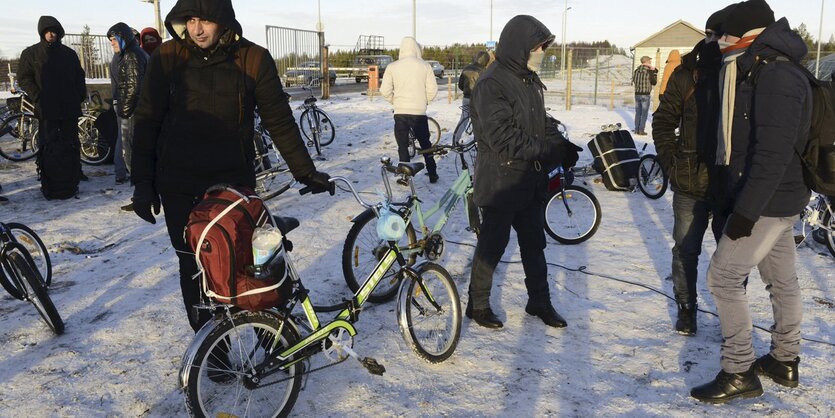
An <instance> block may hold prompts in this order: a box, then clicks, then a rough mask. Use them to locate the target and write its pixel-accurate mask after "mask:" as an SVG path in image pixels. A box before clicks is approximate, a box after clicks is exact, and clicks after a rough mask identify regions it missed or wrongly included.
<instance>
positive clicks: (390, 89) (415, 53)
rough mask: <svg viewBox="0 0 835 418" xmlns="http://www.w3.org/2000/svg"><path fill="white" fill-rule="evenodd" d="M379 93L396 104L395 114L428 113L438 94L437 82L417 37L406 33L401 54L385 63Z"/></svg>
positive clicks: (401, 43) (401, 46)
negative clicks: (429, 106) (389, 62)
mask: <svg viewBox="0 0 835 418" xmlns="http://www.w3.org/2000/svg"><path fill="white" fill-rule="evenodd" d="M380 94H382V96H383V97H384V98H385V99H386V100H388V101H389V102H390V103H391V104H393V105H394V113H395V114H396V115H425V114H426V106H427V105H428V104H429V102H431V101H432V100H433V99H435V96H436V95H437V94H438V83H437V82H436V81H435V73H433V72H432V66H431V65H429V64H428V63H427V62H426V61H424V60H423V58H421V53H420V45H418V43H417V41H415V38H412V37H411V36H407V37H405V38H403V41H401V42H400V56H399V57H398V59H397V61H395V62H393V63H391V64H389V65H388V66H387V67H386V72H385V73H384V74H383V83H382V85H381V86H380Z"/></svg>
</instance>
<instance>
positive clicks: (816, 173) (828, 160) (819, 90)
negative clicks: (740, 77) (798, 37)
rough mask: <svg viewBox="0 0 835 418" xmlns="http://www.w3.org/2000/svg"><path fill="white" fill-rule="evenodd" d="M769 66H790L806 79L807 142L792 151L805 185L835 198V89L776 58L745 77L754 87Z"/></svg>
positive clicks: (801, 67) (806, 70)
mask: <svg viewBox="0 0 835 418" xmlns="http://www.w3.org/2000/svg"><path fill="white" fill-rule="evenodd" d="M770 62H788V63H791V64H793V65H794V66H795V67H796V68H798V69H799V70H800V71H801V72H802V73H803V75H805V76H806V78H807V79H809V84H810V85H811V87H812V123H811V125H810V126H809V138H808V140H807V141H806V147H805V148H804V149H803V151H802V152H801V151H800V150H799V149H797V147H795V149H794V151H795V153H797V155H798V156H799V157H800V160H801V161H802V162H803V180H804V182H805V183H806V185H807V186H809V188H810V189H812V190H814V191H815V192H817V193H821V194H825V195H835V102H833V100H835V85H833V83H832V82H831V81H822V80H818V79H817V78H815V76H814V75H813V74H812V73H811V72H810V71H809V70H808V69H807V68H806V67H804V66H802V65H800V64H798V63H795V62H794V61H791V60H790V59H788V58H786V57H784V56H779V55H778V56H774V57H770V58H765V59H763V60H760V63H758V65H757V66H756V67H755V68H754V69H753V70H751V75H750V76H749V77H754V78H753V81H754V85H755V86H756V81H757V73H758V72H759V70H760V68H762V66H763V65H766V64H768V63H770Z"/></svg>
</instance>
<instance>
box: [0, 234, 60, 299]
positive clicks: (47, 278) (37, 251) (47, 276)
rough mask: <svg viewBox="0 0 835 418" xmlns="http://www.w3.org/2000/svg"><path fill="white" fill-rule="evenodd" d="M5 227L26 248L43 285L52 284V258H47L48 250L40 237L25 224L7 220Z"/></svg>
mask: <svg viewBox="0 0 835 418" xmlns="http://www.w3.org/2000/svg"><path fill="white" fill-rule="evenodd" d="M6 227H8V228H9V231H11V233H12V236H13V237H15V240H16V241H17V243H18V244H20V245H22V246H23V247H24V248H26V251H28V252H29V256H31V257H32V261H33V264H34V265H35V267H37V270H38V272H39V273H40V274H41V277H42V278H43V279H44V286H46V287H49V286H51V285H52V260H51V259H50V258H49V251H47V249H46V245H44V243H43V241H41V237H39V236H38V234H36V233H35V231H33V230H32V229H31V228H29V227H28V226H26V225H23V224H20V223H17V222H9V223H7V224H6Z"/></svg>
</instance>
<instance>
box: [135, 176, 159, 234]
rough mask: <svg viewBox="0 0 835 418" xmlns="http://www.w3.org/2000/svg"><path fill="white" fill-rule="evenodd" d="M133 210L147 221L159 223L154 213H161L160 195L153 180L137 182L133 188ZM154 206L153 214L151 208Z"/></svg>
mask: <svg viewBox="0 0 835 418" xmlns="http://www.w3.org/2000/svg"><path fill="white" fill-rule="evenodd" d="M131 200H133V212H134V213H136V216H138V217H140V218H142V220H144V221H145V222H149V223H152V224H155V223H157V220H156V219H154V215H159V195H158V194H157V191H156V190H154V185H153V183H151V182H147V181H145V182H142V183H137V184H136V188H134V189H133V199H131ZM152 207H153V208H154V212H153V215H152V214H151V208H152Z"/></svg>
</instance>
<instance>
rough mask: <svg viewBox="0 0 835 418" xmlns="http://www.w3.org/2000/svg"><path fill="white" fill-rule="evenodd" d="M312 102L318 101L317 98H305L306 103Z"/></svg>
mask: <svg viewBox="0 0 835 418" xmlns="http://www.w3.org/2000/svg"><path fill="white" fill-rule="evenodd" d="M311 103H316V98H315V97H308V98H306V99H304V104H306V105H309V104H311Z"/></svg>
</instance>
